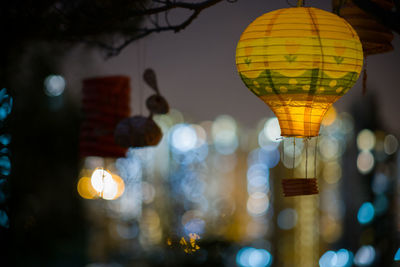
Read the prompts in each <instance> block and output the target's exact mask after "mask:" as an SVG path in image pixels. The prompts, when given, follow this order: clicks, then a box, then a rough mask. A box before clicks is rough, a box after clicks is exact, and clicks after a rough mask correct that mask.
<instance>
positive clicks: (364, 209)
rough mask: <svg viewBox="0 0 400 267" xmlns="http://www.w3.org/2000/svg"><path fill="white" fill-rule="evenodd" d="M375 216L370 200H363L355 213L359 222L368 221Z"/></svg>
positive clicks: (364, 222) (365, 222)
mask: <svg viewBox="0 0 400 267" xmlns="http://www.w3.org/2000/svg"><path fill="white" fill-rule="evenodd" d="M374 216H375V209H374V206H373V205H372V204H371V203H370V202H365V203H363V204H362V205H361V207H360V209H359V210H358V213H357V220H358V222H359V223H360V224H367V223H370V222H371V221H372V220H373V219H374Z"/></svg>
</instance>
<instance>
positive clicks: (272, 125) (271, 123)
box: [263, 118, 282, 143]
mask: <svg viewBox="0 0 400 267" xmlns="http://www.w3.org/2000/svg"><path fill="white" fill-rule="evenodd" d="M263 132H264V135H265V136H266V137H267V138H268V139H269V140H270V141H272V142H276V143H279V142H280V141H281V140H282V138H281V128H280V126H279V121H278V118H270V119H268V120H267V122H266V123H265V126H264V129H263Z"/></svg>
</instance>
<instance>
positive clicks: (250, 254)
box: [236, 247, 272, 267]
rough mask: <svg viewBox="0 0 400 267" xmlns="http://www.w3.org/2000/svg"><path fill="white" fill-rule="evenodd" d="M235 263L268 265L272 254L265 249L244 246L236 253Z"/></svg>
mask: <svg viewBox="0 0 400 267" xmlns="http://www.w3.org/2000/svg"><path fill="white" fill-rule="evenodd" d="M236 263H237V264H238V265H239V266H241V267H269V266H271V264H272V256H271V253H269V252H268V251H267V250H265V249H256V248H252V247H244V248H242V249H240V250H239V252H238V253H237V254H236Z"/></svg>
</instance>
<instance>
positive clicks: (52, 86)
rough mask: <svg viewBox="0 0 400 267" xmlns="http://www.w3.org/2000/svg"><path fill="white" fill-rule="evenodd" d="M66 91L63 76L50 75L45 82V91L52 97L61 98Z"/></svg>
mask: <svg viewBox="0 0 400 267" xmlns="http://www.w3.org/2000/svg"><path fill="white" fill-rule="evenodd" d="M64 89H65V79H64V77H62V76H61V75H49V76H47V77H46V79H45V80H44V91H45V93H46V95H48V96H50V97H54V96H60V95H61V94H62V93H63V92H64Z"/></svg>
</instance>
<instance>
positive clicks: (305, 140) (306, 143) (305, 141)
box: [304, 137, 309, 179]
mask: <svg viewBox="0 0 400 267" xmlns="http://www.w3.org/2000/svg"><path fill="white" fill-rule="evenodd" d="M308 138H309V137H306V138H305V139H304V144H305V146H306V179H307V178H308V177H307V173H308V172H307V171H308V170H307V166H308Z"/></svg>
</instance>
